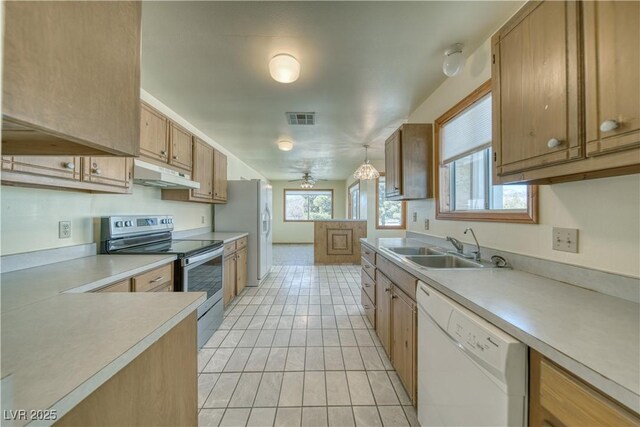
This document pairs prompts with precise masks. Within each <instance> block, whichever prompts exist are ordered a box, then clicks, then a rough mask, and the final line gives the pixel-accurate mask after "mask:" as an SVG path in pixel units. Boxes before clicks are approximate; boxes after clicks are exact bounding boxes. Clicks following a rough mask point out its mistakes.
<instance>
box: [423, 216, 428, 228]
mask: <svg viewBox="0 0 640 427" xmlns="http://www.w3.org/2000/svg"><path fill="white" fill-rule="evenodd" d="M424 229H425V230H428V229H429V218H425V220H424Z"/></svg>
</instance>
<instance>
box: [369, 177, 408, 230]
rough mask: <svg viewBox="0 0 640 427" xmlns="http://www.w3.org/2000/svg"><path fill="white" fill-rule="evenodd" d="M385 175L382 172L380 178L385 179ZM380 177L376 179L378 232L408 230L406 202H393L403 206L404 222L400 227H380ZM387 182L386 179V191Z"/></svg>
mask: <svg viewBox="0 0 640 427" xmlns="http://www.w3.org/2000/svg"><path fill="white" fill-rule="evenodd" d="M384 176H385V173H384V172H380V177H384ZM380 177H378V178H376V199H375V200H376V230H406V229H407V202H405V201H404V200H391V201H392V202H395V201H398V202H400V203H401V204H402V222H401V223H400V225H397V226H395V225H380V205H379V200H380ZM386 185H387V180H386V179H385V189H386Z"/></svg>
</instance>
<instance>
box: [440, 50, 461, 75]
mask: <svg viewBox="0 0 640 427" xmlns="http://www.w3.org/2000/svg"><path fill="white" fill-rule="evenodd" d="M463 47H464V45H463V44H462V43H456V44H453V45H451V46H450V47H449V48H448V49H447V50H445V51H444V57H445V58H444V63H443V64H442V71H443V72H444V73H445V74H446V75H447V76H449V77H453V76H457V75H458V74H460V71H462V68H463V67H464V56H463V55H462V48H463Z"/></svg>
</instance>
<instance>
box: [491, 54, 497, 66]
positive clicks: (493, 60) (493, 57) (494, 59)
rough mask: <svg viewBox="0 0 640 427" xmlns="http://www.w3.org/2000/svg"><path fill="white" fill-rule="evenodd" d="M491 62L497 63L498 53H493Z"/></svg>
mask: <svg viewBox="0 0 640 427" xmlns="http://www.w3.org/2000/svg"><path fill="white" fill-rule="evenodd" d="M491 63H492V64H495V63H496V55H495V54H493V55H491Z"/></svg>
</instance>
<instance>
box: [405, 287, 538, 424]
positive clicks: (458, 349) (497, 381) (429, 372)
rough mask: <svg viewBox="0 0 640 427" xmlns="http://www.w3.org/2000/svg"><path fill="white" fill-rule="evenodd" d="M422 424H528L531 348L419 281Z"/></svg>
mask: <svg viewBox="0 0 640 427" xmlns="http://www.w3.org/2000/svg"><path fill="white" fill-rule="evenodd" d="M417 300H418V420H419V421H420V425H421V426H422V427H429V426H524V425H526V424H527V423H526V407H527V347H526V346H525V345H524V344H523V343H521V342H519V341H517V340H516V339H515V338H513V337H512V336H510V335H508V334H506V333H505V332H503V331H501V330H500V329H498V328H496V327H495V326H493V325H492V324H491V323H489V322H487V321H486V320H484V319H482V318H480V317H478V316H477V315H476V314H474V313H472V312H471V311H469V310H467V309H466V308H464V307H462V306H461V305H460V304H458V303H456V302H455V301H453V300H451V299H450V298H448V297H446V296H444V295H443V294H441V293H439V292H438V291H435V290H434V289H433V288H431V287H429V286H428V285H426V284H425V283H423V282H418V295H417Z"/></svg>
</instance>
